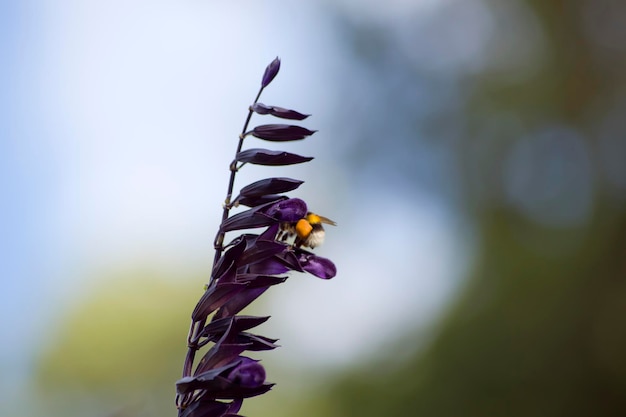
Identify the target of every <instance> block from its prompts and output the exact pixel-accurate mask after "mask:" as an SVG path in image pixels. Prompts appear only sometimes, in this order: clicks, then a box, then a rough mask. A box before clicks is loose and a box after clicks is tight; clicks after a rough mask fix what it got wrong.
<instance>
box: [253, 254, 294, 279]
mask: <svg viewBox="0 0 626 417" xmlns="http://www.w3.org/2000/svg"><path fill="white" fill-rule="evenodd" d="M249 269H250V273H252V274H264V275H278V274H284V273H285V272H289V271H290V270H291V269H290V268H288V267H286V266H285V264H284V263H283V262H282V261H280V260H279V259H278V258H277V257H276V256H272V257H271V258H269V259H265V260H263V261H261V262H257V263H255V264H252V265H250V268H249Z"/></svg>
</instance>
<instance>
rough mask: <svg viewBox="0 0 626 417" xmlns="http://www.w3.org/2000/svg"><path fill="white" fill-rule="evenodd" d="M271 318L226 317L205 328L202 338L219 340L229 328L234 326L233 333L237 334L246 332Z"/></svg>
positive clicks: (213, 321)
mask: <svg viewBox="0 0 626 417" xmlns="http://www.w3.org/2000/svg"><path fill="white" fill-rule="evenodd" d="M269 318H270V317H269V316H265V317H255V316H235V317H225V318H223V319H219V320H212V321H211V323H209V324H207V325H206V326H204V329H202V332H201V336H202V337H208V338H213V339H216V340H217V339H219V338H221V337H222V336H223V335H224V333H225V332H226V331H227V330H228V327H229V326H232V328H233V331H235V332H244V331H246V330H249V329H252V328H254V327H256V326H258V325H260V324H263V323H265V322H266V321H267V320H268V319H269Z"/></svg>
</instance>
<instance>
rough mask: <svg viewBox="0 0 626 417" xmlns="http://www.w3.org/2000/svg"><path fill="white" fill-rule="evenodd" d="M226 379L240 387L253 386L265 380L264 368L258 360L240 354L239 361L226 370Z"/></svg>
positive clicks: (259, 384)
mask: <svg viewBox="0 0 626 417" xmlns="http://www.w3.org/2000/svg"><path fill="white" fill-rule="evenodd" d="M226 379H228V380H229V381H231V382H234V383H235V384H238V385H241V386H242V387H246V388H255V387H258V386H261V385H263V383H264V382H265V368H263V366H261V364H259V361H255V360H254V359H250V358H248V357H247V356H242V357H241V362H239V364H238V365H237V366H235V367H234V368H233V369H231V370H230V371H229V372H228V374H227V375H226Z"/></svg>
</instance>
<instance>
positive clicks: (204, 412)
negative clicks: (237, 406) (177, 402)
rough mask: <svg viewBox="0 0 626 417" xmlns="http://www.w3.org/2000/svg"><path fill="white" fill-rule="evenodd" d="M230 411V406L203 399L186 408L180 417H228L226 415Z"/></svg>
mask: <svg viewBox="0 0 626 417" xmlns="http://www.w3.org/2000/svg"><path fill="white" fill-rule="evenodd" d="M229 411H230V405H229V404H227V403H222V402H219V401H215V400H213V399H203V398H202V397H201V398H200V399H199V400H197V401H194V402H193V403H191V404H190V405H189V407H187V408H185V410H184V411H183V412H182V414H181V415H180V417H218V416H226V413H227V412H229ZM237 411H239V410H237ZM237 411H235V413H236V412H237Z"/></svg>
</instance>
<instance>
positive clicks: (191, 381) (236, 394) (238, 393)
mask: <svg viewBox="0 0 626 417" xmlns="http://www.w3.org/2000/svg"><path fill="white" fill-rule="evenodd" d="M273 385H274V384H262V385H259V386H256V387H245V386H241V385H239V384H236V383H234V382H231V381H230V380H228V379H226V378H225V377H223V376H217V377H215V378H211V379H207V378H204V376H203V375H199V376H197V377H186V378H181V379H180V380H178V381H177V382H176V391H177V392H178V394H186V393H188V392H192V391H196V390H205V391H206V393H205V394H204V396H206V397H207V399H222V400H230V399H241V398H249V397H254V396H257V395H261V394H264V393H266V392H267V391H269V390H270V389H271V388H272V386H273Z"/></svg>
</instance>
